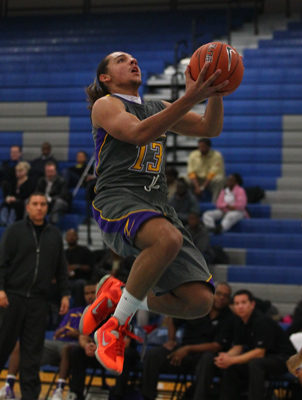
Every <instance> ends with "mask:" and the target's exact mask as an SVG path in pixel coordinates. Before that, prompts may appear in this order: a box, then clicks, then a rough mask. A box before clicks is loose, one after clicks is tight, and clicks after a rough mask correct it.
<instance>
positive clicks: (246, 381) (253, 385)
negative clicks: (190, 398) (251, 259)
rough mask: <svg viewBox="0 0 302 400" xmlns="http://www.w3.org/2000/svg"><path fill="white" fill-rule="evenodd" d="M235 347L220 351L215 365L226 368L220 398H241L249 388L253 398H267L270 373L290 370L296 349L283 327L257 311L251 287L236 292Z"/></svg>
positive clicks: (274, 373)
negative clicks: (289, 365) (266, 381)
mask: <svg viewBox="0 0 302 400" xmlns="http://www.w3.org/2000/svg"><path fill="white" fill-rule="evenodd" d="M233 302H234V312H235V314H236V316H235V317H234V346H233V347H232V348H231V349H230V350H229V351H228V352H226V353H219V355H218V357H217V358H216V359H215V364H216V365H217V366H218V367H219V368H221V369H222V370H223V378H222V387H221V391H220V398H219V399H220V400H229V399H230V400H236V399H239V396H240V392H241V391H242V390H246V389H247V387H248V393H249V394H248V399H249V400H255V399H257V400H262V399H263V400H264V399H265V398H266V393H265V380H266V379H267V377H268V376H274V375H276V374H282V373H285V372H286V371H287V367H286V361H287V359H288V358H289V357H290V356H291V355H293V354H294V353H295V352H296V351H295V348H294V347H293V345H292V343H291V342H290V340H289V339H288V337H287V335H286V333H285V332H284V330H283V329H282V328H281V326H280V325H279V324H278V323H277V322H276V321H274V320H273V319H272V318H270V317H268V316H266V315H264V314H263V313H261V312H259V311H257V310H255V300H254V297H253V295H252V294H251V293H250V292H249V291H248V290H240V291H238V292H237V293H235V295H234V299H233Z"/></svg>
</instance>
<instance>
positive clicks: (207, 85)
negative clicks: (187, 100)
mask: <svg viewBox="0 0 302 400" xmlns="http://www.w3.org/2000/svg"><path fill="white" fill-rule="evenodd" d="M209 65H210V63H205V64H204V66H203V67H202V69H201V71H200V73H199V76H198V78H197V80H196V81H194V80H193V79H192V77H191V72H190V70H191V67H190V66H189V65H188V66H187V69H186V72H185V77H186V94H187V95H188V96H190V97H192V98H193V100H194V102H195V104H198V103H200V102H202V101H204V100H206V99H208V98H209V97H223V96H227V95H228V94H229V92H218V91H219V90H221V89H223V88H224V87H225V86H227V85H228V83H229V81H228V80H225V81H223V82H222V83H219V84H218V85H215V86H213V83H214V81H215V80H216V79H217V78H218V77H219V75H220V74H221V69H218V70H217V71H215V72H214V73H213V74H212V75H211V76H210V77H209V78H208V79H207V80H206V81H205V75H206V73H207V70H208V68H209Z"/></svg>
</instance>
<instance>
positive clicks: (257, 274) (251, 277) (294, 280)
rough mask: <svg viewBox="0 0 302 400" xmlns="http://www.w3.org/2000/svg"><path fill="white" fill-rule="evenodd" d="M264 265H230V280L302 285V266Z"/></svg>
mask: <svg viewBox="0 0 302 400" xmlns="http://www.w3.org/2000/svg"><path fill="white" fill-rule="evenodd" d="M267 267H268V266H267V265H262V266H254V265H253V266H246V267H238V266H235V265H234V266H232V265H231V266H229V268H228V281H229V282H241V283H243V284H244V283H260V284H264V283H267V284H284V285H286V284H288V285H301V284H302V274H301V270H300V268H295V267H287V268H284V267H277V266H275V267H274V268H270V267H269V268H267Z"/></svg>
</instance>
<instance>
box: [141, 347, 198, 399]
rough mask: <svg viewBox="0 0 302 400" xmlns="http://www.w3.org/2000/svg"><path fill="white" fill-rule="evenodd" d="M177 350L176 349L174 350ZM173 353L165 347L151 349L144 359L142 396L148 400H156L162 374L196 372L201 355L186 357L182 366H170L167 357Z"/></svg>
mask: <svg viewBox="0 0 302 400" xmlns="http://www.w3.org/2000/svg"><path fill="white" fill-rule="evenodd" d="M174 350H175V349H174ZM170 353H171V351H170V350H167V349H166V348H165V347H163V346H158V347H155V348H154V349H150V350H149V351H148V352H147V353H146V356H145V359H144V367H143V379H142V388H141V391H142V395H143V396H144V397H145V398H146V399H148V400H154V399H155V398H156V394H157V390H156V388H157V382H158V379H159V375H160V373H166V374H177V373H184V372H188V373H190V372H194V367H195V365H196V363H197V361H198V359H199V357H200V354H196V355H192V356H191V355H189V356H187V357H184V359H183V360H182V363H181V365H180V366H175V365H171V364H170V360H169V359H168V358H167V356H168V355H169V354H170Z"/></svg>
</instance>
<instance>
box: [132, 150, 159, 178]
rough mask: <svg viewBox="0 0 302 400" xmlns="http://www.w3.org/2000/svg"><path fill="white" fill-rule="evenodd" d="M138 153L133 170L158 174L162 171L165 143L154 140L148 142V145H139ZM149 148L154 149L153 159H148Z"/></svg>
mask: <svg viewBox="0 0 302 400" xmlns="http://www.w3.org/2000/svg"><path fill="white" fill-rule="evenodd" d="M137 149H138V154H137V157H136V160H135V163H134V164H133V165H132V167H131V168H129V169H131V170H133V171H146V172H151V173H153V174H157V173H159V172H160V168H161V164H162V157H163V145H162V143H160V142H153V143H150V144H147V145H146V146H142V147H139V146H137ZM148 150H150V151H152V152H153V153H152V159H151V161H150V160H148V159H149V157H148V158H147V160H146V155H147V154H148Z"/></svg>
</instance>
